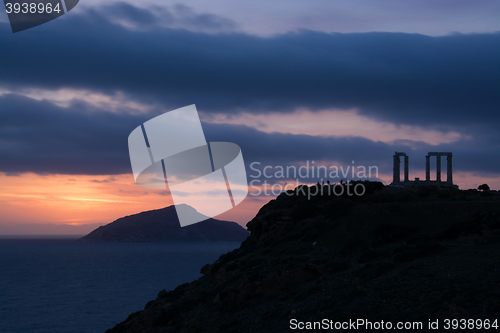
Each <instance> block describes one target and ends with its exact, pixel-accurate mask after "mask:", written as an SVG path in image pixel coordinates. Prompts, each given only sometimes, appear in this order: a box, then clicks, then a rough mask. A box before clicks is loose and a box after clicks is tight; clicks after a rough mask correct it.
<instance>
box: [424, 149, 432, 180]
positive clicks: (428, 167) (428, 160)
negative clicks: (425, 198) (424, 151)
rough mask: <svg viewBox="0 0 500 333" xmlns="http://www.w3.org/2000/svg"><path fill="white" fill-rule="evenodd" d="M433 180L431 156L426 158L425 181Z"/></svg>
mask: <svg viewBox="0 0 500 333" xmlns="http://www.w3.org/2000/svg"><path fill="white" fill-rule="evenodd" d="M430 180H431V157H430V156H429V155H427V156H425V181H426V182H428V181H430Z"/></svg>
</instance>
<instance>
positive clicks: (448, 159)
mask: <svg viewBox="0 0 500 333" xmlns="http://www.w3.org/2000/svg"><path fill="white" fill-rule="evenodd" d="M452 156H453V155H451V154H448V156H446V162H447V164H446V166H447V170H446V181H447V182H448V183H450V184H453V176H452V166H451V158H452Z"/></svg>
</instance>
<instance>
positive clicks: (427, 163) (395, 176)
mask: <svg viewBox="0 0 500 333" xmlns="http://www.w3.org/2000/svg"><path fill="white" fill-rule="evenodd" d="M400 156H404V157H405V161H404V181H405V182H408V181H409V177H408V176H409V175H408V164H409V161H408V160H409V158H408V155H406V153H403V152H396V153H395V154H394V156H393V157H394V167H393V183H399V182H401V176H400V170H401V159H400ZM431 156H436V159H437V160H436V181H437V182H441V156H446V166H447V172H446V182H448V183H450V184H452V183H453V176H452V171H453V170H452V157H453V154H452V153H439V152H429V153H428V154H427V156H425V180H426V181H428V182H429V181H431V163H430V159H431Z"/></svg>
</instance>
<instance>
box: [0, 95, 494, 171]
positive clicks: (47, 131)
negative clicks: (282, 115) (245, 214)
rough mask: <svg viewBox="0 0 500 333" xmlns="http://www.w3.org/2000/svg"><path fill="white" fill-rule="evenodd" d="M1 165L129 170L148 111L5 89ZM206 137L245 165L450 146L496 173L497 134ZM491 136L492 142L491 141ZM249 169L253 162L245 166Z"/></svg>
mask: <svg viewBox="0 0 500 333" xmlns="http://www.w3.org/2000/svg"><path fill="white" fill-rule="evenodd" d="M0 105H2V106H3V107H5V108H4V109H3V111H2V112H0V172H8V173H21V172H35V173H41V174H43V173H61V174H122V173H131V167H130V161H129V156H128V148H127V138H128V135H129V134H130V132H131V131H132V130H133V129H134V128H136V127H137V126H138V125H139V124H141V123H143V122H144V121H146V120H148V119H149V117H150V116H149V115H124V114H119V113H111V112H105V111H103V110H99V109H96V108H94V107H91V106H89V105H87V104H85V103H77V104H73V105H71V106H70V107H68V108H64V107H60V106H57V105H54V104H52V103H50V102H48V101H37V100H33V99H29V98H27V97H24V96H21V95H16V94H7V95H3V96H0ZM203 128H204V132H205V136H206V138H207V141H229V142H234V143H237V144H238V145H239V146H240V147H241V148H242V151H243V156H244V159H245V162H246V165H247V168H248V166H249V164H250V163H252V162H255V161H257V162H261V163H262V164H261V165H262V167H263V166H265V165H272V166H276V165H283V166H285V167H286V166H287V165H290V164H292V163H305V162H306V161H307V160H309V161H312V160H315V161H317V163H318V164H319V163H320V162H319V161H335V162H336V163H341V164H343V165H345V166H348V165H351V161H352V160H354V161H355V163H356V165H365V166H368V165H376V166H378V167H379V171H380V172H381V173H390V172H392V154H393V153H394V151H396V150H398V151H401V150H403V151H406V152H407V153H409V154H410V155H411V158H412V160H411V165H412V168H413V170H415V169H422V168H423V167H424V161H425V158H424V156H425V154H426V153H427V152H428V151H453V152H454V154H455V163H456V168H455V171H473V172H483V173H484V172H487V173H492V174H493V173H498V171H499V168H498V166H499V165H500V156H499V154H492V153H491V151H492V150H497V151H498V149H499V148H500V140H499V139H500V135H498V134H497V135H496V136H495V137H489V138H483V139H472V140H468V141H463V142H456V143H453V144H446V145H440V146H437V147H436V146H430V145H428V144H425V143H418V149H414V150H412V149H411V148H410V146H409V144H413V145H415V142H407V144H404V143H403V144H393V145H391V144H387V143H383V142H375V141H371V140H368V139H366V138H360V137H343V138H334V137H318V136H309V135H292V134H282V133H264V132H261V131H258V130H256V129H254V128H250V127H246V126H241V125H239V126H238V125H228V124H209V123H204V124H203ZM489 141H494V142H489ZM248 171H249V172H250V170H248Z"/></svg>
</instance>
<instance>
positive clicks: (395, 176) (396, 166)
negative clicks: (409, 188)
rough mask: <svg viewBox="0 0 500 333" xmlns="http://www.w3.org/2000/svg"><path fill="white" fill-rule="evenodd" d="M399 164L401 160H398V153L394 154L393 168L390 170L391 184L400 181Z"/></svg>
mask: <svg viewBox="0 0 500 333" xmlns="http://www.w3.org/2000/svg"><path fill="white" fill-rule="evenodd" d="M400 163H401V160H400V159H399V156H398V153H397V152H396V154H394V167H393V169H392V182H393V183H399V182H400V180H401V179H400V177H399V169H400Z"/></svg>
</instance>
